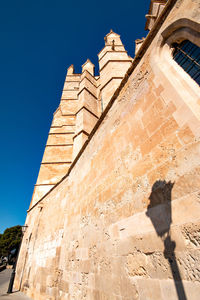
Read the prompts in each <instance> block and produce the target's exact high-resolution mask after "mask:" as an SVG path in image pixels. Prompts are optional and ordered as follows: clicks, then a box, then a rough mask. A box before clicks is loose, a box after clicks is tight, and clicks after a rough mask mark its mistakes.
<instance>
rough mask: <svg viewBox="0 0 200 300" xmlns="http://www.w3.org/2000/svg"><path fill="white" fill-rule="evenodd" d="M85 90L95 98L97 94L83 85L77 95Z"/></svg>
mask: <svg viewBox="0 0 200 300" xmlns="http://www.w3.org/2000/svg"><path fill="white" fill-rule="evenodd" d="M84 90H86V91H87V92H88V93H89V94H90V95H92V96H93V97H94V98H95V99H97V96H95V95H94V94H93V93H92V92H91V91H90V90H88V89H87V88H86V87H85V86H84V87H83V88H82V89H81V90H80V92H79V93H78V96H80V94H81V93H82V92H83V91H84Z"/></svg>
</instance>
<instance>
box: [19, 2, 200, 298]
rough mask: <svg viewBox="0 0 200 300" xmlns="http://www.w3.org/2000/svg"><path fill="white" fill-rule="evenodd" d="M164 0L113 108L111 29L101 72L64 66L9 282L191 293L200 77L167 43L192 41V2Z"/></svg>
mask: <svg viewBox="0 0 200 300" xmlns="http://www.w3.org/2000/svg"><path fill="white" fill-rule="evenodd" d="M172 2H173V1H169V2H168V4H167V6H166V10H165V9H164V10H163V16H161V17H162V18H161V19H162V20H161V19H160V20H159V19H158V21H157V23H155V24H156V27H155V28H153V29H152V30H153V31H152V34H150V35H149V36H147V38H146V39H145V41H144V42H143V44H142V46H141V48H140V49H139V50H138V52H137V53H138V55H139V56H140V57H136V58H135V61H134V62H133V65H132V67H131V68H132V69H131V70H130V71H129V74H127V75H126V78H125V79H127V80H125V79H124V82H123V86H121V87H120V89H119V90H118V93H116V95H115V96H116V98H115V99H114V98H113V100H112V101H113V104H112V106H111V104H108V102H109V100H110V98H111V97H112V96H113V93H114V91H116V88H117V86H118V85H119V84H120V82H121V80H122V77H123V76H124V75H125V73H126V71H127V68H128V67H129V66H130V65H131V59H129V58H127V54H126V52H124V46H123V45H122V43H121V40H120V37H119V35H117V34H115V33H113V32H112V31H111V32H110V33H109V34H108V35H107V36H106V38H105V47H104V49H103V50H102V51H101V52H100V53H99V61H100V64H101V69H100V77H94V76H93V65H92V63H91V62H86V64H84V66H83V72H82V74H74V73H73V67H72V66H70V68H69V69H68V74H67V77H66V82H65V86H64V94H63V95H64V96H65V99H63V100H62V101H61V104H60V106H59V109H58V110H57V111H56V112H55V114H54V120H53V125H52V127H51V130H50V134H49V138H48V143H47V144H48V145H47V147H46V149H45V153H44V158H43V161H42V166H41V169H40V174H39V177H38V184H41V185H36V187H35V192H34V195H33V201H32V204H31V206H30V210H29V211H28V215H27V220H26V223H27V225H28V228H27V231H26V233H25V236H24V239H23V243H22V248H21V251H20V256H19V262H18V265H17V274H16V281H15V286H16V288H21V289H23V290H24V291H26V293H27V294H28V295H29V296H31V297H32V298H33V299H37V300H47V299H49V300H50V299H51V300H55V299H59V300H63V299H69V300H72V299H104V300H105V299H109V300H111V299H115V300H119V299H120V300H122V299H123V300H133V299H134V300H142V299H144V300H147V299H149V300H150V299H152V300H156V299H158V300H165V299H170V300H171V299H176V300H177V299H179V300H180V299H184V300H185V298H186V299H188V300H189V299H190V300H197V299H199V294H200V290H199V289H200V271H199V270H200V269H199V264H200V235H199V232H200V201H199V199H200V196H199V195H200V185H199V182H200V178H199V168H200V160H199V157H200V144H199V141H200V140H199V137H200V134H199V128H200V107H199V103H200V102H199V86H198V85H197V84H196V83H195V82H193V80H192V79H191V78H189V77H188V75H187V74H185V73H184V71H183V70H182V69H181V68H180V66H178V65H177V64H176V63H175V62H174V61H173V59H172V56H171V52H172V49H171V47H172V44H173V43H174V42H175V41H176V40H179V39H181V40H182V39H184V38H187V39H189V40H191V41H193V42H194V43H196V44H198V45H199V38H198V36H199V33H197V30H199V29H198V26H199V25H198V24H197V23H194V22H198V23H199V22H200V19H199V16H200V14H199V15H197V14H195V15H194V13H193V12H194V11H199V6H198V4H197V2H196V1H191V0H184V1H178V2H177V3H178V5H172ZM152 3H153V4H152V6H151V9H150V11H151V12H153V11H154V9H158V8H159V7H160V6H159V4H160V2H159V1H157V2H155V1H152ZM162 3H163V1H162ZM174 3H175V2H174ZM155 5H156V6H155ZM159 14H160V12H159V11H157V10H156V18H157V17H158V15H159ZM164 16H165V17H166V18H165V17H164ZM153 23H154V22H153ZM153 23H152V22H149V25H148V26H150V27H151V26H152V25H153ZM186 28H187V29H186ZM154 30H155V31H154ZM154 33H156V34H155V35H154ZM113 41H114V42H113ZM145 47H146V48H145ZM141 51H143V52H141ZM116 58H118V59H119V62H118V61H117V60H118V59H116ZM126 58H127V60H130V61H126ZM114 77H116V78H114ZM103 85H104V86H103ZM68 91H69V92H70V93H69V94H67V93H68ZM79 92H80V93H79ZM75 95H77V96H76V97H77V99H74V100H72V99H71V98H70V97H72V96H73V97H74V96H75ZM73 101H74V102H73ZM102 104H103V109H105V107H106V105H107V104H108V105H109V106H108V108H109V109H108V110H107V111H106V113H105V116H104V115H103V117H104V118H101V119H100V120H98V117H99V116H100V115H101V110H102ZM76 105H77V106H76ZM70 109H72V115H71V114H70ZM76 109H78V110H80V109H81V110H82V111H84V113H83V112H81V110H80V111H79V112H78V111H76ZM65 113H66V114H67V115H65ZM68 113H69V115H68ZM96 114H97V120H96V121H97V125H96V128H95V131H94V132H93V136H92V137H91V135H90V132H91V130H93V128H94V126H95V122H94V123H93V120H94V119H93V118H95V116H94V115H96ZM79 116H80V118H79ZM91 116H92V117H91ZM66 133H67V137H66V136H65V134H66ZM75 133H76V136H74V134H75ZM88 135H89V136H88ZM86 140H88V143H87V146H86V147H85V149H84V150H83V151H82V152H81V153H80V152H79V151H80V149H81V147H82V146H83V144H84V143H85V142H86ZM69 143H71V144H69ZM51 144H52V145H53V146H51ZM66 149H68V151H67V150H66ZM72 152H73V156H72ZM75 157H76V161H74V163H73V165H71V162H72V159H75ZM68 161H69V165H68V166H67V167H68V168H69V167H70V166H71V169H69V170H70V172H69V174H68V175H67V176H66V173H67V172H68V169H67V168H66V169H65V167H64V164H65V163H66V162H68ZM45 162H46V163H49V165H47V164H45ZM56 162H57V163H59V167H58V166H57V165H56ZM64 173H65V174H64ZM62 176H65V177H64V178H60V177H62ZM59 180H60V182H59V183H58V181H59ZM55 185H56V186H55ZM52 187H54V188H53V189H52V190H51V191H50V189H51V188H52ZM48 192H49V193H48ZM47 193H48V194H47ZM45 194H46V195H45ZM42 196H44V197H43V199H42V201H39V200H40V199H41V197H42ZM38 201H39V202H38ZM37 202H38V203H37ZM33 205H34V206H33ZM184 294H185V296H184Z"/></svg>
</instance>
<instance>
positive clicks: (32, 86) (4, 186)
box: [0, 0, 150, 233]
mask: <svg viewBox="0 0 200 300" xmlns="http://www.w3.org/2000/svg"><path fill="white" fill-rule="evenodd" d="M149 3H150V0H140V1H133V0H127V1H119V0H117V1H116V0H115V1H113V0H109V1H105V0H102V1H100V2H97V1H94V0H93V1H92V0H90V1H87V0H85V1H79V0H77V1H67V0H34V1H33V0H29V1H27V0H1V1H0V97H1V118H0V130H1V138H0V141H1V147H0V157H1V172H0V176H1V178H0V205H1V206H0V207H1V214H0V232H1V233H2V232H3V231H4V230H5V229H6V228H7V227H11V226H14V225H18V224H19V225H23V224H24V222H25V217H26V210H27V209H28V206H29V203H30V200H31V197H32V192H33V187H34V184H35V183H36V179H37V175H38V171H39V167H40V162H41V159H42V155H43V151H44V146H45V144H46V140H47V135H48V131H49V127H50V124H51V121H52V115H53V112H54V111H55V109H56V108H57V106H58V105H59V101H60V96H61V92H62V87H63V83H64V79H65V75H66V70H67V67H68V66H69V65H71V64H72V63H73V64H74V66H75V72H77V73H78V72H80V71H81V65H82V64H83V63H84V62H85V61H86V59H87V58H89V59H90V60H91V61H92V62H93V63H95V65H97V53H98V52H99V51H100V50H101V49H102V48H103V46H104V36H105V35H106V34H107V33H108V32H109V31H110V29H111V28H112V29H113V31H115V32H117V33H118V34H120V35H121V39H122V42H123V43H124V45H125V48H126V50H128V53H129V55H131V56H132V57H133V56H134V41H135V39H137V38H141V37H143V36H146V34H147V33H146V32H145V31H144V26H145V14H146V13H147V12H148V8H149Z"/></svg>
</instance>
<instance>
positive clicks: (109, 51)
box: [99, 50, 127, 62]
mask: <svg viewBox="0 0 200 300" xmlns="http://www.w3.org/2000/svg"><path fill="white" fill-rule="evenodd" d="M107 53H127V51H126V50H124V51H113V50H112V51H111V50H108V51H106V52H105V53H104V55H103V56H102V57H101V58H100V59H99V62H100V61H101V60H102V58H103V57H104V56H105V55H106V54H107Z"/></svg>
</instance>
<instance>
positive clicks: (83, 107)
mask: <svg viewBox="0 0 200 300" xmlns="http://www.w3.org/2000/svg"><path fill="white" fill-rule="evenodd" d="M82 109H85V110H87V111H88V112H89V113H90V114H91V115H93V116H94V117H95V118H97V119H99V117H98V116H97V115H95V114H94V113H93V112H92V111H91V110H89V109H88V108H87V107H86V106H82V107H81V108H80V109H79V110H78V111H77V112H76V115H77V114H78V113H79V112H80V111H81V110H82Z"/></svg>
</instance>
